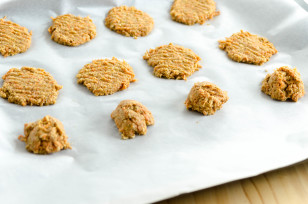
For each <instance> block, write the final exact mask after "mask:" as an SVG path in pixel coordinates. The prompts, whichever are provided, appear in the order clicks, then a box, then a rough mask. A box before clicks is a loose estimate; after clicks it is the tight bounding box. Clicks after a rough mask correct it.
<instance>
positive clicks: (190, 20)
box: [170, 0, 219, 25]
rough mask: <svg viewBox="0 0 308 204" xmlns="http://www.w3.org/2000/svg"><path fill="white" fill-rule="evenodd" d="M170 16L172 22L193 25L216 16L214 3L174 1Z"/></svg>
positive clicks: (202, 0)
mask: <svg viewBox="0 0 308 204" xmlns="http://www.w3.org/2000/svg"><path fill="white" fill-rule="evenodd" d="M170 15H171V17H172V20H174V21H177V22H180V23H184V24H187V25H193V24H196V23H199V24H201V25H202V24H203V23H204V22H205V21H207V20H209V19H211V18H213V17H214V16H218V15H219V12H218V11H216V3H215V2H214V1H213V0H174V2H173V5H172V7H171V11H170Z"/></svg>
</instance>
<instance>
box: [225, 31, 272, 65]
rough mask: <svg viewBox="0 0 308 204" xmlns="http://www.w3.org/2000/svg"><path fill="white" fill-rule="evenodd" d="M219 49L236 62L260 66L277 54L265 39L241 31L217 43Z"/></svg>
mask: <svg viewBox="0 0 308 204" xmlns="http://www.w3.org/2000/svg"><path fill="white" fill-rule="evenodd" d="M219 48H220V49H222V50H225V51H226V52H227V54H228V56H229V57H230V58H231V59H232V60H234V61H236V62H244V63H248V64H256V65H262V64H263V63H264V62H267V61H268V60H269V58H270V57H271V56H272V55H274V54H276V53H277V50H276V48H275V47H274V45H273V44H272V43H271V42H269V41H268V40H267V39H266V38H263V37H259V36H257V35H253V34H251V33H249V32H244V31H242V30H241V32H239V33H235V34H233V35H232V36H231V37H229V38H226V40H221V41H219Z"/></svg>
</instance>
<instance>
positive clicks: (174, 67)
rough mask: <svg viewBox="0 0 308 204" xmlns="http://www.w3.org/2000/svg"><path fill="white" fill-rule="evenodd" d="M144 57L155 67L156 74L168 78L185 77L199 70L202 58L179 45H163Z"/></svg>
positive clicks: (148, 52) (151, 50)
mask: <svg viewBox="0 0 308 204" xmlns="http://www.w3.org/2000/svg"><path fill="white" fill-rule="evenodd" d="M143 59H145V60H147V62H148V64H149V65H150V66H152V67H153V68H154V75H155V76H157V77H163V78H167V79H185V80H186V78H187V77H189V76H190V75H192V74H193V73H194V72H195V71H197V70H199V68H200V67H201V65H200V64H199V63H198V62H199V61H200V60H201V58H200V57H199V56H198V55H196V54H195V53H194V52H193V51H192V50H190V49H188V48H184V47H182V46H179V45H173V44H172V43H170V44H169V45H163V46H160V47H157V48H155V49H150V50H149V51H147V52H146V53H145V55H144V56H143Z"/></svg>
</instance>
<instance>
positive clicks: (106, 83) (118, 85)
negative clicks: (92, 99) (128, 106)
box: [76, 57, 136, 96]
mask: <svg viewBox="0 0 308 204" xmlns="http://www.w3.org/2000/svg"><path fill="white" fill-rule="evenodd" d="M76 77H77V82H78V83H79V84H83V85H85V86H86V87H87V88H88V89H89V90H90V91H91V92H92V93H93V94H94V95H95V96H102V95H110V94H113V93H115V92H117V91H120V90H124V89H126V88H128V87H129V84H130V82H134V81H136V79H135V74H134V71H133V68H132V67H131V66H130V65H129V64H128V63H127V62H125V61H124V60H123V61H120V60H118V59H117V58H115V57H113V58H112V59H99V60H93V61H92V62H91V63H89V64H86V65H85V66H84V67H83V68H82V69H81V70H80V71H79V73H78V74H77V76H76Z"/></svg>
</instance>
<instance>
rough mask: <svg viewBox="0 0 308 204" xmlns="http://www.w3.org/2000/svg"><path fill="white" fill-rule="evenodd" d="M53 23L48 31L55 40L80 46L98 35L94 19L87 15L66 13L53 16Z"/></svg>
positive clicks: (68, 44)
mask: <svg viewBox="0 0 308 204" xmlns="http://www.w3.org/2000/svg"><path fill="white" fill-rule="evenodd" d="M51 19H52V21H53V24H52V26H50V27H49V29H48V32H49V33H50V34H51V39H52V40H54V41H55V42H57V43H59V44H62V45H67V46H78V45H81V44H84V43H86V42H88V41H90V40H92V39H93V38H95V36H96V27H95V25H94V23H93V22H92V20H91V19H90V18H89V16H87V17H80V16H74V15H72V14H65V15H61V16H57V17H56V18H52V17H51Z"/></svg>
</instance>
